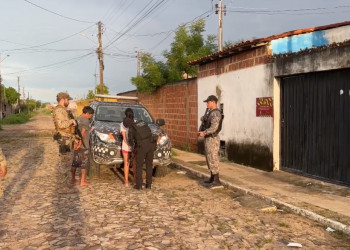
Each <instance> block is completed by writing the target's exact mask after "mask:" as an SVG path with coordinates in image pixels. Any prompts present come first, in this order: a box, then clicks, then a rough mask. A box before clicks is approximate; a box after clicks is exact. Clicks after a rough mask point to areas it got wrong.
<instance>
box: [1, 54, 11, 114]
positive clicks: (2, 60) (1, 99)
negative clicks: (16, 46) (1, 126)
mask: <svg viewBox="0 0 350 250" xmlns="http://www.w3.org/2000/svg"><path fill="white" fill-rule="evenodd" d="M7 57H9V55H7V56H6V57H5V58H4V59H2V60H1V54H0V118H2V95H3V94H2V88H1V86H2V76H1V62H2V61H4V60H5V59H6V58H7ZM4 90H5V86H4Z"/></svg>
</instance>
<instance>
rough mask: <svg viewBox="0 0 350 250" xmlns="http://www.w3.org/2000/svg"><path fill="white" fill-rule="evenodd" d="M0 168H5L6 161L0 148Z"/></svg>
mask: <svg viewBox="0 0 350 250" xmlns="http://www.w3.org/2000/svg"><path fill="white" fill-rule="evenodd" d="M0 167H6V159H5V156H4V154H3V153H2V150H1V148H0Z"/></svg>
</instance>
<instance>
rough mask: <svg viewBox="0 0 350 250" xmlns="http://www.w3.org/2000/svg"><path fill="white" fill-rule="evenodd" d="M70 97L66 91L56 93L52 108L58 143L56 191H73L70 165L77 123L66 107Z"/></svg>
mask: <svg viewBox="0 0 350 250" xmlns="http://www.w3.org/2000/svg"><path fill="white" fill-rule="evenodd" d="M69 100H72V98H71V97H70V96H69V94H68V93H65V92H60V93H58V94H57V102H58V103H57V106H56V107H55V108H54V110H53V122H54V124H55V128H56V138H55V139H57V142H58V144H59V158H60V159H59V165H58V193H72V192H74V189H73V185H72V183H71V177H70V173H71V165H72V159H73V148H72V146H73V142H74V139H75V126H77V123H76V121H75V120H74V119H72V117H71V116H70V115H69V113H68V111H67V109H66V108H67V107H68V105H69Z"/></svg>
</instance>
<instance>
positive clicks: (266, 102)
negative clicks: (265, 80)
mask: <svg viewBox="0 0 350 250" xmlns="http://www.w3.org/2000/svg"><path fill="white" fill-rule="evenodd" d="M256 116H257V117H273V100H272V97H258V98H256Z"/></svg>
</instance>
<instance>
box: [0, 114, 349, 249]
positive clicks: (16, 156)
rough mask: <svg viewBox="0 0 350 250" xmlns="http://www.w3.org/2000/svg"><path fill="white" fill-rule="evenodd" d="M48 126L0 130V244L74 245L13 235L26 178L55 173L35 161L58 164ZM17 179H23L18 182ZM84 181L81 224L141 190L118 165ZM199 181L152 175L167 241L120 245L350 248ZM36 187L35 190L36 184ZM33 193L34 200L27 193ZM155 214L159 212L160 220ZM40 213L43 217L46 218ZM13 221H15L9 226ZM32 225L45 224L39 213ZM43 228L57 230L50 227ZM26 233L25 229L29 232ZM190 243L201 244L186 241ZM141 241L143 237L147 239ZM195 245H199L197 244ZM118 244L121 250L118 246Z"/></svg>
mask: <svg viewBox="0 0 350 250" xmlns="http://www.w3.org/2000/svg"><path fill="white" fill-rule="evenodd" d="M52 131H53V124H52V120H51V118H50V117H49V116H46V115H38V116H35V117H34V118H32V119H31V121H30V122H29V123H27V124H22V125H5V126H3V131H0V147H1V148H2V149H3V151H4V154H5V156H6V157H7V160H8V175H7V176H6V178H5V179H4V180H1V181H0V185H1V186H2V187H3V188H4V190H5V191H6V192H4V194H3V196H1V195H0V205H1V206H2V207H0V249H19V248H24V247H28V246H34V247H38V248H39V247H41V246H43V245H44V244H46V246H47V247H48V248H50V249H54V248H59V247H71V248H69V249H74V246H72V245H62V244H63V243H60V244H61V245H58V246H57V247H56V245H55V244H56V243H57V242H56V239H55V240H51V241H50V239H51V238H49V239H47V238H46V239H45V240H46V241H42V242H40V243H37V244H38V245H35V244H34V243H32V242H33V241H31V240H30V237H29V238H28V240H27V242H26V243H24V242H22V241H19V240H18V238H19V237H20V236H19V232H23V234H25V233H24V232H25V231H26V230H30V228H31V225H28V223H29V222H28V220H27V221H25V217H16V216H15V213H14V208H13V207H14V206H17V205H19V204H20V203H24V204H21V208H18V209H23V211H21V214H22V213H27V212H28V211H26V210H27V209H30V206H32V205H33V204H35V202H34V201H33V200H29V201H28V200H25V199H24V198H23V197H24V193H25V192H26V191H25V189H26V188H27V186H28V188H29V186H30V185H29V184H27V183H30V181H31V180H30V178H32V179H35V181H36V185H39V186H40V185H44V184H43V182H41V178H50V174H54V173H51V172H50V171H47V170H46V169H42V168H40V164H42V165H45V166H46V165H52V168H53V169H54V166H55V164H57V159H58V157H57V145H56V144H55V142H54V141H52V138H51V132H52ZM35 171H36V172H35ZM24 179H25V181H26V182H24V181H22V180H24ZM90 181H91V183H92V185H91V186H90V187H78V189H79V193H80V196H81V197H83V198H84V203H83V204H81V205H80V206H81V208H79V209H78V212H77V213H84V218H86V222H85V223H86V224H89V221H90V220H91V218H93V216H96V214H98V216H100V217H103V213H104V211H106V208H104V207H103V202H106V203H110V202H111V201H108V200H107V201H106V200H105V199H106V197H109V196H112V197H114V196H118V195H120V193H117V192H120V190H122V192H123V193H122V194H123V195H124V196H125V197H124V198H123V199H122V200H120V199H119V200H118V199H117V197H115V199H116V203H115V204H114V205H113V206H115V207H118V208H119V209H118V212H119V213H122V212H123V211H124V210H123V209H122V208H123V207H128V206H131V205H130V204H131V203H133V202H136V201H137V199H138V198H140V197H141V196H142V197H144V196H145V193H142V194H139V193H135V191H134V190H132V189H128V190H126V189H125V188H124V186H123V183H122V175H121V171H120V170H118V169H117V170H113V171H111V170H110V169H102V171H101V177H100V178H98V179H91V180H90ZM202 181H203V180H199V179H197V178H195V177H191V176H188V175H187V174H185V173H183V172H181V171H180V170H179V169H176V168H170V170H169V174H168V175H167V176H166V177H162V178H154V188H153V189H152V191H151V192H152V193H151V194H149V193H147V194H146V195H149V197H146V198H147V202H149V203H150V204H149V205H150V206H152V204H153V203H154V204H160V203H161V204H162V205H163V211H162V213H159V214H157V218H154V220H158V219H159V220H160V221H163V223H164V225H158V226H159V227H162V228H166V229H164V230H165V231H167V232H168V234H166V233H164V234H163V236H161V237H164V239H169V242H170V243H169V244H168V242H167V241H165V240H163V241H161V242H158V241H156V240H155V239H154V240H153V238H152V237H150V235H147V233H145V235H143V236H142V237H144V239H146V238H147V240H144V241H138V239H139V238H137V237H136V236H135V238H132V237H133V236H130V237H129V238H128V239H124V241H125V244H126V245H125V249H127V248H129V249H136V248H139V249H147V248H148V249H162V248H163V247H164V248H167V249H290V248H292V247H287V245H288V243H291V242H294V243H300V244H301V245H302V246H303V248H304V249H350V239H349V237H348V236H346V235H343V234H340V233H337V232H335V233H332V232H328V231H326V228H325V227H324V226H322V225H320V224H318V223H316V222H314V221H311V220H308V219H307V218H304V217H301V216H297V215H294V214H291V213H287V212H285V211H282V210H277V211H276V210H274V211H272V212H271V211H270V212H263V211H261V209H264V208H269V207H271V204H268V203H266V202H265V201H262V200H259V199H257V198H254V197H251V196H246V195H243V194H239V193H237V192H234V191H233V190H229V189H226V188H225V189H219V190H209V189H207V188H206V187H205V186H204V185H203V184H202ZM14 182H16V183H19V184H18V185H14V186H13V187H11V183H14ZM21 183H22V184H23V185H22V184H21ZM24 183H26V184H25V185H24ZM45 185H46V186H43V187H42V189H46V190H49V191H47V192H51V193H50V195H52V192H54V189H53V188H52V187H50V184H49V183H47V184H45ZM52 185H54V183H52ZM104 185H107V186H108V188H109V189H110V191H109V192H110V193H109V194H108V195H109V196H108V195H104V196H103V199H102V198H101V196H99V195H100V193H101V192H102V190H101V189H102V188H103V187H104ZM111 186H112V187H114V189H116V190H114V189H113V188H111ZM10 187H11V188H10ZM36 188H39V190H40V187H36ZM118 189H119V191H118ZM113 192H116V193H115V194H114V193H113ZM138 196H140V197H138ZM32 199H36V198H35V197H32ZM101 199H102V200H103V202H102V201H101ZM140 199H141V198H140ZM25 202H29V203H30V204H26V203H25ZM123 202H125V204H124V203H123ZM47 206H49V205H47ZM150 209H151V210H152V209H153V208H152V207H151V208H150ZM267 210H269V209H267ZM81 211H82V212H81ZM126 212H127V213H126V216H130V217H131V218H135V217H137V214H133V212H134V211H133V209H130V210H129V211H126ZM162 216H163V217H164V218H161V217H162ZM41 218H42V219H45V217H41ZM112 219H113V218H112ZM13 220H15V221H16V223H13V224H12V221H13ZM21 220H23V221H21ZM110 220H111V218H110V217H109V222H108V223H111V222H110ZM204 222H205V223H204ZM37 223H38V224H40V223H44V222H43V221H40V219H39V222H37ZM114 223H115V224H118V225H119V224H121V225H119V226H123V223H126V224H128V225H129V224H130V223H129V222H128V219H126V218H124V219H123V220H121V221H120V220H117V219H116V221H114ZM203 223H204V224H203ZM208 224H209V225H210V226H209V227H210V230H209V229H208ZM23 225H27V227H26V229H24V228H23V227H24V226H23ZM101 225H103V223H102V222H101V223H98V224H90V225H87V226H86V227H87V228H88V229H86V231H84V230H83V231H81V232H80V234H82V235H84V237H83V236H81V237H82V238H84V239H85V241H84V244H85V245H84V244H82V243H80V245H79V246H81V249H89V248H90V247H92V246H96V244H97V243H96V239H95V238H94V237H92V234H94V235H95V234H97V235H98V233H96V232H97V231H101V230H102V229H101ZM32 227H33V230H34V229H35V230H41V229H40V227H38V228H37V227H34V225H32ZM141 227H142V228H144V227H147V228H149V232H150V233H151V232H152V230H151V228H152V227H154V225H152V223H150V225H142V226H141ZM28 228H29V229H28ZM50 230H52V231H54V230H56V229H55V227H53V228H51V229H50ZM15 231H16V233H14V232H15ZM93 232H94V233H93ZM147 232H148V231H147ZM23 234H22V236H21V237H23ZM26 234H27V235H29V233H28V232H26ZM50 234H51V235H52V234H53V232H51V231H50ZM106 235H108V233H106V232H105V233H104V236H103V237H106ZM158 235H159V234H158ZM61 236H62V235H58V236H57V237H61ZM90 236H91V237H90ZM45 237H48V236H45ZM99 237H100V236H99ZM138 237H139V236H138ZM108 239H109V240H108V241H109V242H114V240H115V239H113V237H110V238H108ZM136 239H137V240H136ZM118 240H119V242H120V241H122V240H121V239H118ZM124 241H123V242H124ZM133 241H134V242H135V241H138V242H140V245H139V247H135V248H132V247H131V246H133V245H132V244H133ZM197 241H200V242H202V243H196V244H191V242H197ZM21 242H22V243H21ZM47 242H48V243H47ZM101 242H102V241H101ZM145 242H148V243H147V244H148V245H147V244H146V243H145ZM1 244H2V245H1ZM33 244H34V245H33ZM67 244H68V243H67ZM94 244H95V245H94ZM99 244H100V245H99V246H100V247H101V248H100V249H114V247H113V246H112V247H111V246H109V247H103V245H102V243H99ZM150 244H151V245H150ZM167 244H168V245H167ZM120 246H122V245H120ZM202 246H205V247H203V248H202ZM17 247H18V248H17ZM152 247H153V248H152ZM116 248H117V247H116ZM164 248H163V249H164ZM97 249H99V248H98V247H97ZM120 249H123V248H122V247H120Z"/></svg>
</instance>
